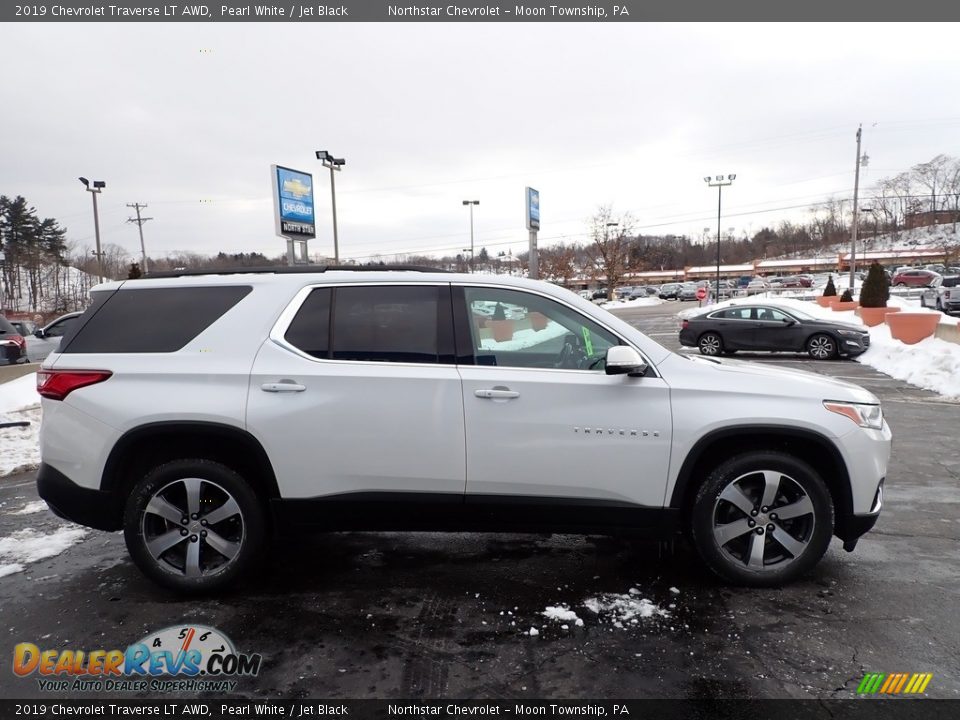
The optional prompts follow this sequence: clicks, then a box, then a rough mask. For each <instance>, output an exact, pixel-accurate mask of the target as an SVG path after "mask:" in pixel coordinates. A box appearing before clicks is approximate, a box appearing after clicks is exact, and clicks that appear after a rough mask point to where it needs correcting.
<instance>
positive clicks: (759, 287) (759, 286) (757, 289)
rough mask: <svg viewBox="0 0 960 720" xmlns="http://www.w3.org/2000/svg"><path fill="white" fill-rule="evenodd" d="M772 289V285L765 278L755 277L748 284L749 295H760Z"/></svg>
mask: <svg viewBox="0 0 960 720" xmlns="http://www.w3.org/2000/svg"><path fill="white" fill-rule="evenodd" d="M769 289H770V283H768V282H767V281H766V280H764V279H763V278H759V277H755V278H754V279H753V280H751V281H750V282H749V283H747V295H759V294H760V293H764V292H767V290H769Z"/></svg>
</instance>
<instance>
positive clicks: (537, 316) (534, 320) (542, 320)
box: [530, 312, 547, 330]
mask: <svg viewBox="0 0 960 720" xmlns="http://www.w3.org/2000/svg"><path fill="white" fill-rule="evenodd" d="M530 327H532V328H533V329H534V330H545V329H546V327H547V316H546V315H544V314H543V313H539V312H532V313H530Z"/></svg>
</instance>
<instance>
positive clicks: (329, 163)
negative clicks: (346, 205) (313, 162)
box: [317, 150, 347, 265]
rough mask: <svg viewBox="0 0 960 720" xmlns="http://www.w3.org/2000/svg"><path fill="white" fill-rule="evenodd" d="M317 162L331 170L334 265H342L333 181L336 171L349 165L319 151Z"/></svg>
mask: <svg viewBox="0 0 960 720" xmlns="http://www.w3.org/2000/svg"><path fill="white" fill-rule="evenodd" d="M317 160H320V161H322V162H323V166H324V167H325V168H330V201H331V206H332V208H333V263H334V265H339V264H340V245H339V240H338V238H337V190H336V186H335V185H334V181H333V173H334V171H336V172H340V168H342V167H343V166H344V165H346V164H347V161H346V160H344V159H343V158H335V157H334V156H333V155H331V154H330V153H328V152H327V151H326V150H317Z"/></svg>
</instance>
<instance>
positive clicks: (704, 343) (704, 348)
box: [697, 332, 723, 357]
mask: <svg viewBox="0 0 960 720" xmlns="http://www.w3.org/2000/svg"><path fill="white" fill-rule="evenodd" d="M697 347H698V348H700V354H701V355H707V356H709V357H716V356H717V355H719V354H720V353H722V352H723V338H722V337H720V336H719V335H717V333H715V332H705V333H704V334H703V335H701V336H700V337H699V338H697Z"/></svg>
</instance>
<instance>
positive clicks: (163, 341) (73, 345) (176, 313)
mask: <svg viewBox="0 0 960 720" xmlns="http://www.w3.org/2000/svg"><path fill="white" fill-rule="evenodd" d="M251 290H252V288H251V287H250V286H249V285H226V286H216V287H176V288H147V289H143V290H123V289H121V290H118V291H117V292H114V293H109V294H107V293H104V295H105V296H106V297H105V298H104V299H101V298H95V300H94V305H93V306H92V307H91V308H90V309H89V310H88V311H87V312H86V313H85V314H84V316H83V317H81V318H80V321H81V322H77V323H75V325H76V328H75V329H74V330H73V331H71V332H70V333H68V335H67V337H65V338H64V339H63V341H62V342H61V350H60V352H63V353H168V352H176V351H177V350H180V349H181V348H182V347H183V346H184V345H186V344H187V343H188V342H190V341H191V340H193V339H194V338H195V337H196V336H197V335H199V334H200V333H201V332H203V331H204V330H206V329H207V328H208V327H210V325H212V324H213V323H214V322H215V321H216V320H217V319H218V318H220V317H221V316H222V315H223V314H224V313H226V312H227V310H229V309H230V308H232V307H233V306H234V305H236V304H237V303H238V302H240V300H241V299H243V298H244V297H245V296H246V295H247V294H248V293H249V292H250V291H251ZM96 294H97V295H100V293H96Z"/></svg>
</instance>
